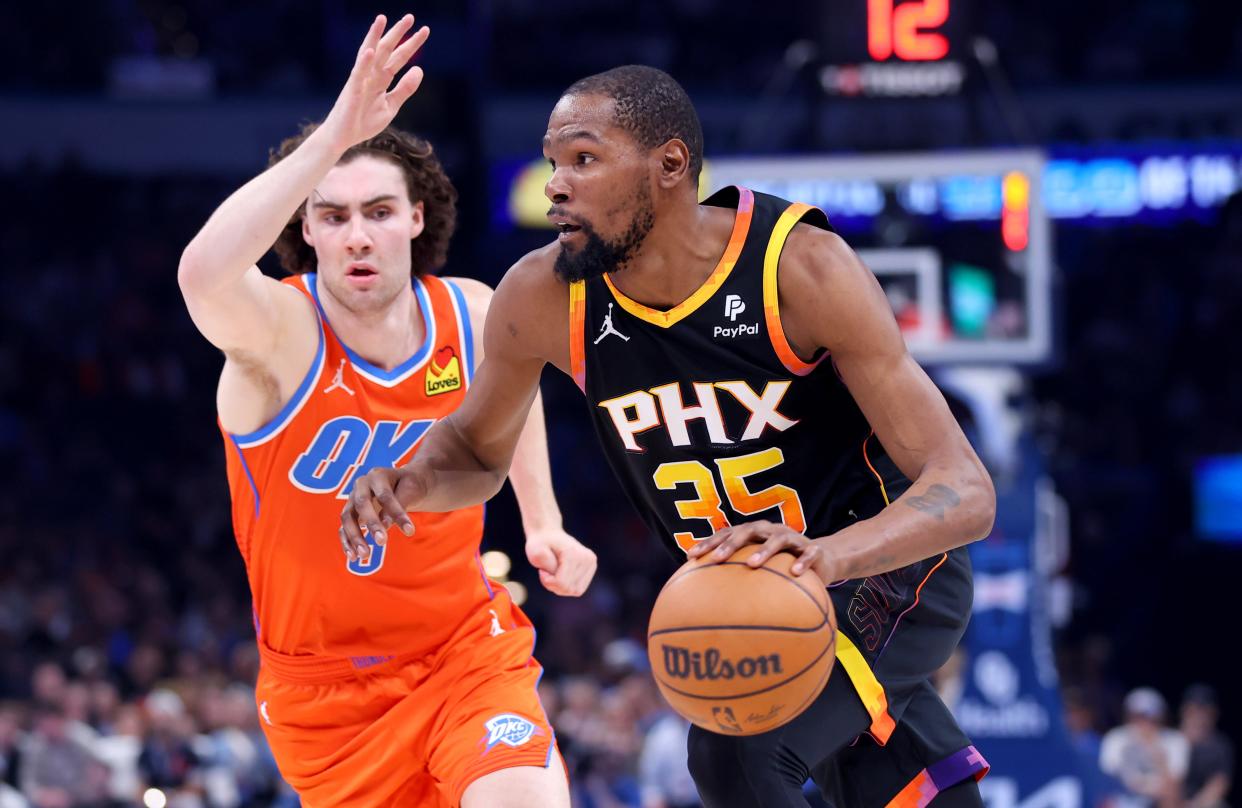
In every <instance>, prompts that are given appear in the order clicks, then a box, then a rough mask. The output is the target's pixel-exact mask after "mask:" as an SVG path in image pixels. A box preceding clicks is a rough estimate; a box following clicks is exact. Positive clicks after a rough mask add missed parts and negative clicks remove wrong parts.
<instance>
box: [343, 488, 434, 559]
mask: <svg viewBox="0 0 1242 808" xmlns="http://www.w3.org/2000/svg"><path fill="white" fill-rule="evenodd" d="M424 494H425V487H424V486H423V485H422V483H421V481H420V480H419V479H418V478H417V477H416V476H415V475H414V474H413V473H411V472H409V471H407V470H406V469H394V468H374V469H371V470H370V471H369V472H367V473H366V474H364V475H362V476H361V477H359V478H358V479H357V481H356V482H355V483H354V489H353V491H351V492H350V494H349V499H348V500H346V502H345V508H344V509H343V510H342V511H341V528H340V531H339V535H340V539H341V549H342V550H343V551H344V552H345V555H346V556H347V557H348V558H349V560H350V561H362V562H366V561H367V559H368V558H370V557H371V545H370V543H369V542H368V541H367V536H368V535H370V537H371V539H373V540H374V541H375V543H376V544H377V545H379V546H380V547H383V546H384V545H385V544H386V543H387V542H388V534H387V530H388V528H390V527H392V526H394V525H396V526H397V527H398V528H399V529H400V530H401V532H402V533H404V534H405V535H407V536H413V535H414V522H413V521H412V520H411V519H410V514H409V511H410V510H412V509H413V508H414V506H415V504H416V503H417V502H418V501H419V499H420V498H421V497H422V496H423V495H424Z"/></svg>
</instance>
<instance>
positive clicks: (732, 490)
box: [570, 187, 909, 555]
mask: <svg viewBox="0 0 1242 808" xmlns="http://www.w3.org/2000/svg"><path fill="white" fill-rule="evenodd" d="M704 204H708V205H715V206H718V207H725V208H735V209H736V214H735V219H734V225H733V232H732V235H731V237H730V239H729V243H728V246H727V248H726V249H725V253H724V255H723V256H722V258H721V260H720V262H719V264H718V265H717V266H716V268H715V270H714V271H713V272H712V273H711V275H710V276H709V277H708V279H707V280H706V281H705V282H704V283H703V285H702V286H701V287H700V288H699V289H698V290H697V291H695V292H694V294H692V295H691V296H690V297H689V298H687V299H686V300H685V301H684V302H682V303H680V304H679V305H677V306H675V307H674V308H672V309H670V310H668V311H658V310H655V309H651V308H649V307H647V306H644V305H642V304H640V303H638V302H636V301H634V300H631V299H630V298H628V297H626V296H625V295H624V294H622V293H621V292H620V291H619V290H618V289H617V288H616V287H615V286H613V284H612V282H611V280H610V279H609V278H608V277H607V276H602V277H596V278H591V279H589V280H586V281H579V282H576V283H574V284H572V285H571V287H570V324H571V325H570V346H571V364H572V370H573V375H574V378H575V381H577V383H578V386H579V387H581V388H582V389H583V392H584V393H585V394H586V396H587V401H588V403H589V405H590V409H591V417H592V420H593V422H594V424H595V429H596V431H597V432H598V434H599V437H600V440H601V442H602V444H603V446H604V452H605V455H606V456H607V458H608V462H609V463H610V464H611V466H612V468H613V471H614V472H615V473H616V474H617V476H618V477H619V478H620V480H621V483H622V485H623V486H624V488H625V490H626V493H627V494H628V495H629V497H630V499H631V500H632V501H633V502H634V504H635V505H636V506H637V507H638V509H639V510H640V511H641V512H642V514H643V517H644V519H645V520H646V521H647V523H648V525H649V526H650V527H651V529H652V530H653V531H654V532H655V533H656V534H657V535H658V536H660V538H661V539H662V540H663V541H664V542H666V544H667V545H668V547H669V548H670V550H672V551H673V552H674V553H675V554H677V555H680V554H681V551H684V550H685V549H687V548H689V547H690V546H691V545H692V544H693V543H694V542H695V541H697V540H699V539H704V538H707V537H708V536H710V535H711V534H712V533H714V532H715V531H717V530H719V529H721V528H723V527H725V526H727V525H736V524H741V523H743V522H746V521H752V520H756V519H768V520H771V521H773V522H778V521H780V522H784V523H785V524H787V525H789V526H790V527H791V528H793V529H795V530H797V531H799V532H804V533H806V534H807V535H808V536H823V535H825V534H828V533H832V532H835V531H837V530H839V529H841V528H842V527H844V526H846V525H848V524H850V523H852V522H853V521H855V520H858V519H865V518H867V517H869V516H873V515H875V514H876V513H878V512H879V511H880V510H881V509H882V508H884V506H885V505H886V504H887V503H888V502H889V501H890V499H891V498H895V497H896V496H898V495H899V494H900V493H901V492H902V491H904V490H905V488H906V487H907V486H908V485H909V482H908V481H907V480H906V478H905V477H904V476H902V475H901V473H900V472H899V471H898V470H897V469H896V467H895V466H894V465H893V463H892V461H891V460H889V458H888V457H887V456H886V455H885V453H884V450H883V448H882V447H881V446H880V444H879V441H877V440H876V439H875V437H874V435H873V434H872V431H871V427H870V426H869V425H868V424H867V421H866V419H865V418H864V417H863V415H862V412H861V411H860V410H859V409H858V405H857V404H856V403H855V402H854V399H853V397H852V396H851V395H850V393H849V390H847V389H846V387H845V385H844V384H843V383H842V381H841V379H840V378H839V377H838V376H837V373H836V370H835V368H834V367H833V365H832V361H831V359H830V358H829V357H828V356H826V355H822V356H819V357H818V358H817V359H816V360H815V361H814V362H812V363H809V364H808V363H806V362H803V361H802V360H801V359H800V358H799V357H798V356H797V355H795V354H794V352H793V351H792V350H791V348H790V346H789V343H788V342H787V341H786V339H785V334H784V331H783V330H782V328H781V319H780V305H779V301H778V299H777V265H778V262H779V260H780V255H781V250H782V248H783V246H784V244H785V240H786V238H787V237H788V236H789V232H790V231H791V230H792V229H793V227H794V225H795V224H797V223H798V222H800V221H801V222H806V223H808V224H810V225H813V226H815V227H820V228H824V229H826V230H827V229H831V226H830V225H829V223H828V219H827V217H826V216H825V215H824V213H823V212H822V211H820V210H819V209H817V208H813V207H811V206H809V205H804V204H791V203H789V202H786V201H784V200H781V199H778V198H776V197H773V196H769V195H767V194H762V193H755V192H752V191H749V190H747V189H744V188H736V187H731V188H726V189H724V190H721V191H720V192H718V193H716V194H714V195H713V196H712V197H711V198H709V199H708V200H706V201H705V202H704ZM679 548H680V549H679Z"/></svg>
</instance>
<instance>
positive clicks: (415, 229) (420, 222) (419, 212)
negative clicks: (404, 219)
mask: <svg viewBox="0 0 1242 808" xmlns="http://www.w3.org/2000/svg"><path fill="white" fill-rule="evenodd" d="M423 212H424V211H423V201H422V200H421V199H420V200H419V201H417V202H415V203H414V207H413V209H412V210H411V211H410V240H411V241H412V240H414V239H416V238H418V237H419V236H420V235H422V233H423V228H425V227H426V226H427V222H426V220H425V219H424V217H423Z"/></svg>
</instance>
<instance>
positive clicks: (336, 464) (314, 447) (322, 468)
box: [289, 415, 435, 499]
mask: <svg viewBox="0 0 1242 808" xmlns="http://www.w3.org/2000/svg"><path fill="white" fill-rule="evenodd" d="M434 423H435V421H434V420H419V421H407V422H406V423H405V424H404V425H402V423H401V422H400V421H379V422H377V423H376V424H375V427H374V428H372V427H371V425H370V424H368V423H367V422H366V421H364V420H362V419H361V418H359V417H357V416H356V415H343V416H341V417H339V418H333V419H332V420H331V421H327V422H325V423H324V425H323V426H321V427H319V432H318V433H316V435H315V438H314V440H312V441H311V443H310V446H308V447H306V451H304V452H302V454H300V455H298V459H297V460H296V461H294V464H293V466H292V467H291V468H290V469H289V480H290V482H292V483H293V484H294V485H295V486H297V487H298V488H300V489H302V490H303V491H307V492H309V493H312V494H331V493H335V494H336V498H337V499H344V498H345V497H346V496H348V495H349V492H350V490H351V489H352V488H353V486H354V480H355V479H357V478H358V477H360V476H362V475H363V474H366V473H367V472H368V471H370V470H371V469H373V468H379V467H391V466H396V465H399V464H400V463H401V461H402V460H403V459H404V458H405V456H406V455H407V454H409V452H410V450H411V449H413V448H414V444H416V443H418V440H419V438H421V437H422V436H423V433H425V432H426V431H427V430H428V429H430V428H431V425H432V424H434Z"/></svg>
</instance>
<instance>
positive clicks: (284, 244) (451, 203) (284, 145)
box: [267, 123, 457, 277]
mask: <svg viewBox="0 0 1242 808" xmlns="http://www.w3.org/2000/svg"><path fill="white" fill-rule="evenodd" d="M318 128H319V124H317V123H308V124H306V125H305V126H303V127H302V131H300V132H299V133H298V134H296V135H294V136H293V137H290V138H286V139H285V140H284V141H283V142H281V144H280V145H279V146H277V147H276V148H275V149H273V150H272V153H271V155H270V157H269V159H268V162H267V164H268V165H269V166H273V165H276V163H278V162H280V161H281V160H283V159H285V158H286V157H288V156H289V155H290V154H292V153H293V150H294V149H296V148H297V147H298V146H301V145H302V143H303V142H304V141H305V140H306V138H307V137H309V136H310V134H311V132H314V131H315V130H316V129H318ZM362 156H371V157H378V158H380V159H382V160H388V161H389V162H391V163H394V164H395V165H396V166H397V167H398V168H400V169H401V173H402V174H404V175H405V185H406V189H407V190H408V191H409V194H410V201H411V202H422V203H423V232H422V233H420V234H419V236H418V238H415V239H413V240H411V241H410V274H411V275H413V276H415V277H418V276H421V275H428V274H432V273H434V272H435V271H436V270H438V269H439V268H440V267H442V266H444V263H445V262H446V261H447V260H448V247H449V240H450V239H451V238H452V237H453V231H454V230H455V229H456V227H457V189H456V188H454V187H453V182H452V180H450V179H449V178H448V175H447V174H445V173H444V167H443V166H442V165H440V160H439V158H438V157H436V154H435V150H434V149H432V148H431V144H430V143H428V142H427V141H425V140H423V139H422V138H420V137H417V136H415V135H411V134H410V133H409V132H403V131H401V130H400V129H394V128H393V127H391V126H390V127H388V128H387V129H385V130H384V131H382V132H380V133H379V134H378V135H376V136H375V137H373V138H370V139H368V140H364V141H362V142H361V143H359V144H357V145H356V146H351V147H350V148H349V149H348V150H347V151H346V152H345V153H344V154H343V155H341V159H340V160H338V161H337V165H344V164H345V163H348V162H350V161H352V160H354V159H355V158H357V157H362ZM302 214H303V210H302V208H301V207H299V208H298V209H297V211H296V212H295V213H294V214H293V216H292V218H290V219H289V223H288V224H287V225H285V229H284V230H282V231H281V233H280V236H279V238H277V239H276V244H275V245H274V249H275V250H276V255H277V257H279V258H280V265H281V266H282V267H284V269H285V271H286V272H288V273H290V274H291V275H300V274H302V273H305V272H314V271H315V267H316V262H315V249H314V248H313V247H311V246H310V245H309V244H307V243H306V241H305V239H303V238H302Z"/></svg>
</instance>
